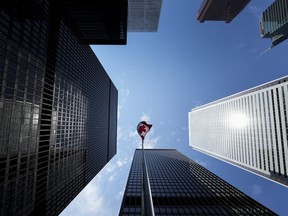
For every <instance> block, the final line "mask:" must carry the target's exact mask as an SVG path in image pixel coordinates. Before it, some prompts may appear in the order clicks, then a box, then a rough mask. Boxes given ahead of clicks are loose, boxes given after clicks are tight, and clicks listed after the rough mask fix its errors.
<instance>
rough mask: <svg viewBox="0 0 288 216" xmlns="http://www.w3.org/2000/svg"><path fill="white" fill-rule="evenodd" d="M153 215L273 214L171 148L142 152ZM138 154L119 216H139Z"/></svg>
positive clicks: (139, 172)
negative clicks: (143, 153)
mask: <svg viewBox="0 0 288 216" xmlns="http://www.w3.org/2000/svg"><path fill="white" fill-rule="evenodd" d="M144 151H145V159H146V166H147V172H148V176H149V182H150V188H151V193H152V199H153V206H154V213H155V215H178V216H180V215H181V216H182V215H221V216H222V215H253V216H254V215H276V214H274V213H273V212H272V211H270V210H269V209H267V208H266V207H264V206H263V205H261V204H259V203H258V202H256V201H255V200H253V199H252V198H250V197H248V196H247V195H245V194H244V193H242V192H241V191H239V190H238V189H236V188H234V187H233V186H232V185H230V184H228V183H227V182H225V181H224V180H222V179H221V178H219V177H217V176H216V175H214V174H213V173H211V172H210V171H208V170H207V169H205V168H204V167H202V166H201V165H199V164H197V163H195V162H194V161H193V160H191V159H189V158H187V157H186V156H184V155H183V154H181V153H179V152H178V151H177V150H175V149H145V150H144ZM141 167H142V153H141V150H140V149H136V150H135V154H134V158H133V161H132V165H131V169H130V173H129V177H128V181H127V185H126V189H125V193H124V197H123V201H122V205H121V209H120V212H119V215H120V216H127V215H134V216H137V215H139V216H140V215H141V173H142V172H141Z"/></svg>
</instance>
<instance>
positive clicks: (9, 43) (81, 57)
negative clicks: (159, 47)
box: [0, 0, 127, 216]
mask: <svg viewBox="0 0 288 216" xmlns="http://www.w3.org/2000/svg"><path fill="white" fill-rule="evenodd" d="M97 2H99V1H97ZM103 2H104V1H103ZM103 2H102V3H95V2H94V3H90V2H89V1H85V0H84V1H81V3H80V1H65V0H64V1H56V0H39V1H34V0H23V1H16V0H15V1H14V0H9V1H8V0H7V1H1V2H0V215H13V216H14V215H21V216H23V215H57V214H59V213H60V212H61V211H62V210H63V209H64V208H65V207H66V206H67V205H68V204H69V202H70V201H71V200H72V199H73V198H74V197H75V196H76V195H77V194H78V193H79V192H80V191H81V190H82V189H83V188H84V187H85V185H87V184H88V183H89V182H90V180H92V178H93V177H94V176H95V175H96V174H97V173H98V172H99V171H100V170H101V169H102V168H103V167H104V166H105V165H106V163H107V162H108V161H109V160H110V159H111V158H112V157H113V156H114V155H115V154H116V136H117V134H116V128H117V98H118V96H117V89H116V88H115V86H114V84H113V82H112V81H111V80H110V78H109V76H108V75H107V73H106V71H105V70H104V68H103V67H102V65H101V64H100V62H99V60H98V59H97V57H96V56H95V54H94V53H93V51H92V49H91V48H90V46H89V43H97V44H126V32H127V1H112V2H109V4H108V3H103ZM105 2H106V1H105ZM93 11H94V12H96V13H93ZM86 12H87V13H86ZM98 12H99V13H98ZM89 20H90V22H88V21H89ZM91 20H92V22H91ZM83 21H84V22H83ZM95 28H96V31H95Z"/></svg>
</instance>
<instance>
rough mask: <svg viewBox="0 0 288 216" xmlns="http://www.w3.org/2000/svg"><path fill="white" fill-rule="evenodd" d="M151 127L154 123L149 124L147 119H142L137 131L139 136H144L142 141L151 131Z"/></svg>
mask: <svg viewBox="0 0 288 216" xmlns="http://www.w3.org/2000/svg"><path fill="white" fill-rule="evenodd" d="M151 127H152V125H150V124H147V123H146V121H141V122H140V123H139V124H138V125H137V132H138V134H139V136H140V137H141V138H142V141H144V138H145V136H146V134H147V133H148V132H149V130H150V128H151Z"/></svg>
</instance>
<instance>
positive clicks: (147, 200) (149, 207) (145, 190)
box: [141, 138, 154, 216]
mask: <svg viewBox="0 0 288 216" xmlns="http://www.w3.org/2000/svg"><path fill="white" fill-rule="evenodd" d="M141 196H142V199H141V200H142V201H141V205H142V208H141V209H142V211H141V215H142V216H154V207H153V200H152V194H151V189H150V182H149V176H148V172H147V167H146V160H145V153H144V138H143V139H142V194H141Z"/></svg>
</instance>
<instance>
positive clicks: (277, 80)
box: [190, 75, 288, 112]
mask: <svg viewBox="0 0 288 216" xmlns="http://www.w3.org/2000/svg"><path fill="white" fill-rule="evenodd" d="M281 81H283V82H286V81H288V75H286V76H283V77H280V78H278V79H275V80H272V81H270V82H266V83H263V84H260V85H258V86H255V87H252V88H249V89H246V90H244V91H241V92H238V93H235V94H232V95H229V96H226V97H224V98H220V99H218V100H215V101H212V102H209V103H207V104H204V105H201V106H198V107H195V108H192V109H191V111H196V110H198V109H202V108H205V107H207V106H211V105H213V104H217V103H220V102H223V101H226V100H229V99H233V98H236V97H240V96H242V95H244V94H249V93H251V92H256V91H258V90H261V89H263V88H267V87H270V86H274V85H277V84H280V83H282V82H281ZM191 111H190V112H191Z"/></svg>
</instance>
